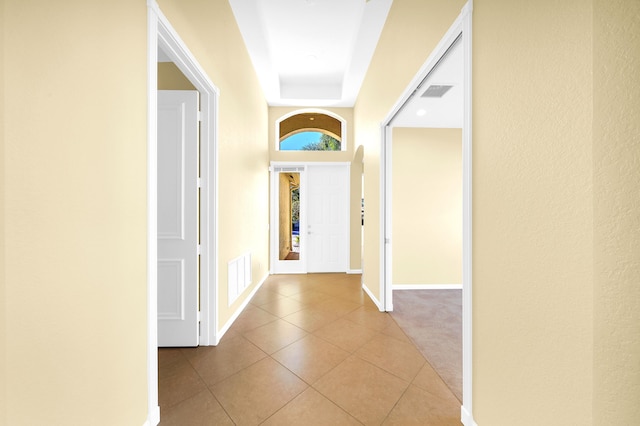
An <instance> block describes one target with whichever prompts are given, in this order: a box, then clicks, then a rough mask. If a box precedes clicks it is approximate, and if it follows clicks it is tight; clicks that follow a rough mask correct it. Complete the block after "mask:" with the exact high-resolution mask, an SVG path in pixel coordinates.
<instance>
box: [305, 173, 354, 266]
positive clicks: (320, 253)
mask: <svg viewBox="0 0 640 426" xmlns="http://www.w3.org/2000/svg"><path fill="white" fill-rule="evenodd" d="M349 184H350V179H349V167H348V166H347V165H309V166H308V167H307V202H308V204H307V229H306V231H307V271H308V272H346V271H347V264H348V260H347V259H348V254H349V253H348V247H349Z"/></svg>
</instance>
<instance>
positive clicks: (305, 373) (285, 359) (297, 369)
mask: <svg viewBox="0 0 640 426" xmlns="http://www.w3.org/2000/svg"><path fill="white" fill-rule="evenodd" d="M348 356H349V353H348V352H347V351H345V350H342V349H340V348H339V347H337V346H335V345H332V344H331V343H328V342H326V341H325V340H323V339H321V338H319V337H315V336H313V335H308V336H306V337H304V338H303V339H300V340H298V341H297V342H295V343H292V344H290V345H289V346H287V347H285V348H283V349H281V350H279V351H278V352H276V353H274V354H273V355H272V357H273V358H274V359H275V360H276V361H278V362H280V363H281V364H282V365H284V366H285V367H287V368H288V369H289V370H291V371H293V372H294V373H295V374H296V375H298V377H300V378H302V379H303V380H304V381H305V382H307V383H309V384H312V383H313V382H315V381H316V380H318V379H319V378H320V377H322V376H323V375H324V374H325V373H327V372H328V371H330V370H331V369H332V368H334V367H335V366H336V365H338V364H339V363H341V362H342V361H344V360H345V359H346V358H347V357H348Z"/></svg>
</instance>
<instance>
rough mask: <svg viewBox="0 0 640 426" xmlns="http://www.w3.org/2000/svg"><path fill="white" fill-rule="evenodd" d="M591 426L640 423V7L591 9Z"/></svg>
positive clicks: (613, 4)
mask: <svg viewBox="0 0 640 426" xmlns="http://www.w3.org/2000/svg"><path fill="white" fill-rule="evenodd" d="M593 58H594V65H593V76H594V84H593V87H594V120H593V132H594V139H593V157H594V170H593V181H594V202H593V207H594V253H595V255H594V260H595V264H594V272H595V277H594V278H595V293H594V309H595V311H594V339H595V345H594V398H593V415H594V424H595V425H598V426H605V425H632V424H637V423H638V419H639V418H640V404H639V403H638V402H639V401H640V285H639V283H640V80H639V78H638V76H639V75H640V2H638V1H636V0H616V1H602V0H597V1H595V2H594V54H593Z"/></svg>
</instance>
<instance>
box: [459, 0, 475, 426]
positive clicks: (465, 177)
mask: <svg viewBox="0 0 640 426" xmlns="http://www.w3.org/2000/svg"><path fill="white" fill-rule="evenodd" d="M472 14H473V0H468V2H467V3H466V4H465V6H464V7H463V9H462V13H461V14H460V16H461V19H462V27H463V28H462V34H463V42H464V45H463V47H464V64H465V66H464V87H465V89H464V116H463V120H464V122H463V124H462V162H463V164H462V200H463V201H462V241H463V245H462V283H463V288H462V410H463V411H462V413H464V414H465V417H463V419H462V420H463V422H464V424H465V425H466V426H473V425H475V424H476V423H475V421H474V420H473V373H472V372H473V320H472V318H473V297H472V281H473V276H472V265H473V262H472V252H473V249H472V247H473V245H472V232H471V231H472V223H473V221H472V218H473V215H472V198H473V190H472V189H473V185H472V164H473V163H472V89H471V88H472V72H471V71H472V68H471V67H472V64H473V60H472V59H473V58H472V38H473V37H472V34H473V31H472ZM465 419H468V420H467V421H465Z"/></svg>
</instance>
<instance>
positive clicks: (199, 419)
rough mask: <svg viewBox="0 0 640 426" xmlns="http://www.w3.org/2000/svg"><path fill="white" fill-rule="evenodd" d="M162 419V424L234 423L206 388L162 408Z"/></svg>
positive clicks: (214, 425)
mask: <svg viewBox="0 0 640 426" xmlns="http://www.w3.org/2000/svg"><path fill="white" fill-rule="evenodd" d="M160 420H161V421H160V426H184V425H189V426H217V425H220V426H227V425H228V426H232V425H233V421H232V420H231V418H230V417H229V416H228V415H227V413H225V412H224V409H223V408H222V406H221V405H220V403H218V401H217V400H216V399H215V398H214V397H213V395H212V394H211V392H209V390H204V391H202V392H200V393H198V394H196V395H194V396H192V397H190V398H188V399H186V400H184V401H182V402H180V403H178V404H176V405H174V406H172V407H169V408H167V409H161V411H160Z"/></svg>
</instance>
